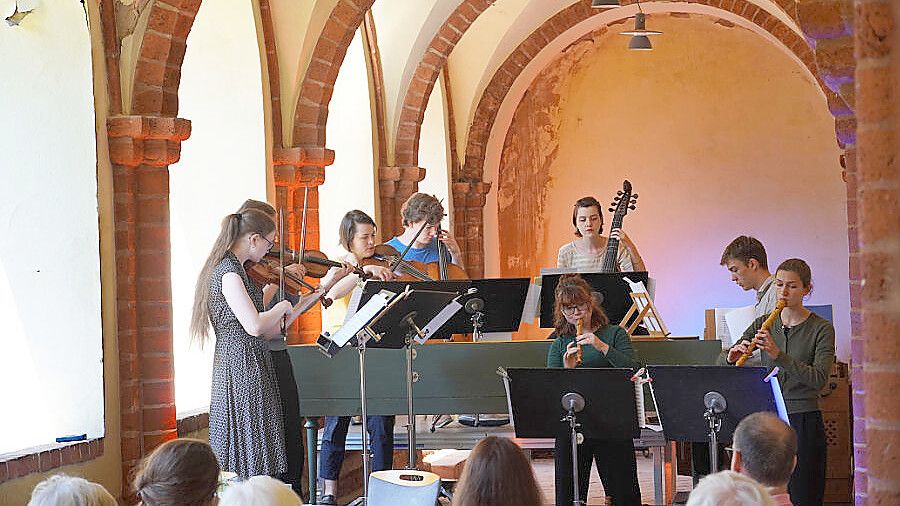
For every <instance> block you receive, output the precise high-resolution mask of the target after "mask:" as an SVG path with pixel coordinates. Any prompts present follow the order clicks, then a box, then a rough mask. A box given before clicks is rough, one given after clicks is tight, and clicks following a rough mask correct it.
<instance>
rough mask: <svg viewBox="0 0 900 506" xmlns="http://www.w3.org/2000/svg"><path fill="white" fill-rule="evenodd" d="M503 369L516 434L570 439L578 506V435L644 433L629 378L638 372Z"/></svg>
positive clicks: (607, 437) (616, 437)
mask: <svg viewBox="0 0 900 506" xmlns="http://www.w3.org/2000/svg"><path fill="white" fill-rule="evenodd" d="M499 373H500V374H501V376H503V380H504V384H505V386H506V396H507V400H508V402H509V410H510V415H511V417H512V419H513V425H514V426H515V429H516V437H520V438H545V437H554V438H556V437H561V436H563V437H565V436H568V437H569V440H570V442H571V444H572V490H573V494H574V495H573V497H574V500H573V502H572V504H573V506H579V505H580V503H581V502H580V498H579V486H578V434H579V433H580V434H581V435H583V436H584V437H586V438H593V439H601V440H618V441H622V440H631V439H634V438H636V437H639V436H640V433H641V431H640V427H638V420H637V404H636V403H637V400H636V399H635V395H634V383H632V381H631V376H632V375H633V374H634V372H633V371H632V370H631V369H612V368H604V369H589V368H579V369H537V368H509V369H505V370H504V369H501V370H500V371H499ZM628 413H631V415H630V416H629V415H628ZM579 428H580V431H579ZM585 499H586V498H585Z"/></svg>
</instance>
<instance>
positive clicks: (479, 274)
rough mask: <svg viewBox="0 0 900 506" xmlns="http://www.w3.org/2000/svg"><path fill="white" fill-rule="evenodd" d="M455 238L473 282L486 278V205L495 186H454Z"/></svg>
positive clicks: (459, 184) (470, 184) (474, 184)
mask: <svg viewBox="0 0 900 506" xmlns="http://www.w3.org/2000/svg"><path fill="white" fill-rule="evenodd" d="M452 190H453V218H454V219H453V234H454V236H455V237H456V240H457V241H458V242H459V247H460V249H462V252H463V263H464V264H465V267H466V272H467V273H468V275H469V278H471V279H479V278H483V277H484V204H485V201H486V197H487V194H488V192H489V191H491V183H484V182H477V183H453V185H452Z"/></svg>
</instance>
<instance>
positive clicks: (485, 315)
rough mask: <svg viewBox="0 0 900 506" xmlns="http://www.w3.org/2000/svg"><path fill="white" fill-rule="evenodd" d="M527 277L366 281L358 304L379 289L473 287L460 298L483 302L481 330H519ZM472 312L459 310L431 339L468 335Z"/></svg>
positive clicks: (461, 289)
mask: <svg viewBox="0 0 900 506" xmlns="http://www.w3.org/2000/svg"><path fill="white" fill-rule="evenodd" d="M528 284H529V279H528V278H496V279H472V280H468V279H464V280H455V279H454V280H445V281H410V282H403V281H376V280H369V281H367V282H366V284H365V286H364V287H363V293H362V294H361V297H360V299H359V304H360V307H362V305H363V304H365V303H366V302H368V301H369V299H371V298H372V296H373V295H375V294H376V293H378V292H379V291H381V290H389V291H391V292H395V293H396V292H401V291H403V290H404V289H405V288H406V287H407V286H409V287H411V288H412V289H413V290H432V291H444V292H456V293H466V292H469V291H470V290H471V289H472V288H474V289H475V292H471V293H469V296H468V297H466V298H464V299H463V300H461V301H460V302H461V303H462V304H465V303H466V302H468V301H469V300H471V299H475V298H478V299H481V300H482V301H483V302H484V308H483V309H482V310H481V311H480V312H481V313H482V324H481V326H480V330H481V332H512V331H515V330H518V329H519V324H520V323H521V321H522V307H523V306H524V305H525V296H526V294H527V293H528ZM472 326H473V325H472V314H467V313H465V312H459V313H457V314H456V315H454V316H453V317H452V318H450V320H449V321H448V322H447V323H446V324H444V325H443V326H441V328H440V331H439V332H437V334H436V335H433V336H429V338H430V339H449V338H450V336H451V335H452V334H468V333H470V332H472V330H473V329H472Z"/></svg>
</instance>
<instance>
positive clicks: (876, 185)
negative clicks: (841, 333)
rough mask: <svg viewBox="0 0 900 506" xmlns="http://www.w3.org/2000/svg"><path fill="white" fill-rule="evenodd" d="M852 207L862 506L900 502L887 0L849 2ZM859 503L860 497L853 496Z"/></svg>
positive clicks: (896, 178) (897, 66)
mask: <svg viewBox="0 0 900 506" xmlns="http://www.w3.org/2000/svg"><path fill="white" fill-rule="evenodd" d="M855 14H856V16H855V24H854V32H855V42H856V49H855V55H856V60H857V67H856V85H857V88H856V113H857V118H858V122H859V124H858V131H857V145H856V146H857V156H856V162H857V169H858V177H857V207H858V213H859V245H860V248H859V269H860V274H861V281H860V292H861V295H860V296H861V300H862V305H861V307H862V329H863V332H864V333H865V339H866V342H865V349H864V357H865V358H864V363H863V380H864V384H865V393H866V395H865V401H864V409H865V422H866V425H865V431H866V440H867V441H873V442H876V441H877V444H873V445H871V446H869V447H868V449H867V450H868V451H867V453H866V455H865V464H866V473H865V474H866V477H865V480H864V482H863V483H859V484H857V490H860V489H862V487H863V486H865V490H866V491H867V497H866V498H864V499H863V500H865V501H866V502H867V503H868V504H877V505H882V504H885V505H887V504H900V458H898V457H897V449H898V448H900V397H898V396H897V385H900V340H898V339H897V336H898V335H900V232H898V231H900V167H898V163H900V148H898V146H897V143H898V141H900V139H898V138H897V137H898V136H897V129H898V125H900V107H898V105H900V104H898V103H897V91H896V89H897V86H898V84H900V83H898V79H897V75H898V72H900V61H898V60H900V47H895V46H896V45H897V44H898V42H897V35H898V34H897V32H896V28H895V25H896V23H897V21H898V20H900V5H898V4H897V3H896V2H895V1H894V0H856V2H855ZM857 501H858V502H861V501H860V500H859V497H858V499H857Z"/></svg>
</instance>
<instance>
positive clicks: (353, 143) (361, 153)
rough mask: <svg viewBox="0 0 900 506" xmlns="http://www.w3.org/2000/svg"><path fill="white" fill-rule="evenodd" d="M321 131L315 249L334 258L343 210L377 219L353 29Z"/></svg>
mask: <svg viewBox="0 0 900 506" xmlns="http://www.w3.org/2000/svg"><path fill="white" fill-rule="evenodd" d="M325 135H326V138H327V139H328V147H329V148H330V149H333V150H334V151H335V157H334V164H333V165H331V166H329V167H326V168H325V184H323V185H322V186H321V187H320V188H319V231H320V232H319V233H320V235H319V248H320V249H321V250H322V251H323V252H324V253H325V254H327V255H328V257H329V258H334V257H337V256H341V255H343V254H344V253H345V252H344V249H343V248H342V247H341V246H340V245H339V244H338V225H339V224H340V223H341V218H343V217H344V214H346V213H347V211H350V210H351V209H359V210H361V211H364V212H365V213H366V214H368V215H369V216H371V217H372V218H373V219H377V215H376V213H375V196H376V190H375V159H374V150H373V147H372V108H371V106H370V98H369V78H368V74H367V70H366V58H365V53H364V49H363V43H362V37H361V35H360V32H359V30H357V32H356V35H355V36H354V37H353V41H352V42H351V43H350V47H349V48H348V50H347V56H346V57H344V63H343V65H341V71H340V73H339V74H338V77H337V80H336V81H335V84H334V95H333V96H332V98H331V103H330V105H329V106H328V124H327V125H326V131H325Z"/></svg>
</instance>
